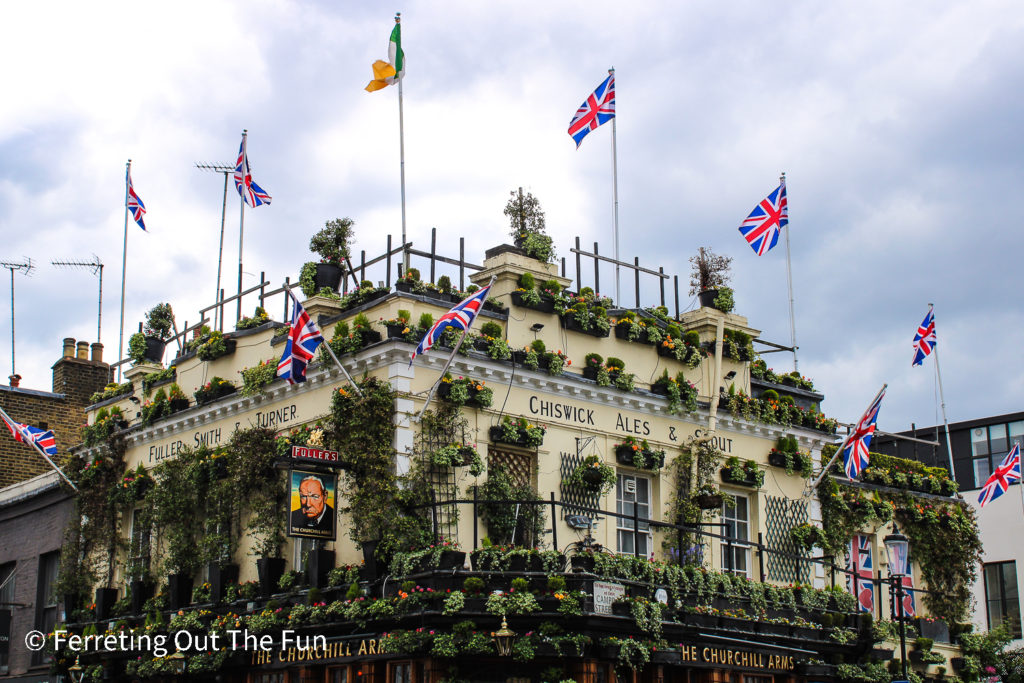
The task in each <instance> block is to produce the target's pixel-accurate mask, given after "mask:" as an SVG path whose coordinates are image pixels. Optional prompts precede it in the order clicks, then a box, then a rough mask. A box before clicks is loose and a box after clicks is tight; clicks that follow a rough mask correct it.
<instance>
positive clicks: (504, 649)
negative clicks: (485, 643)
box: [491, 615, 516, 657]
mask: <svg viewBox="0 0 1024 683" xmlns="http://www.w3.org/2000/svg"><path fill="white" fill-rule="evenodd" d="M515 639H516V632H515V631H513V630H512V629H510V628H509V627H508V622H506V621H505V616H504V615H502V617H501V628H500V629H498V630H497V631H491V640H493V641H494V645H495V646H496V647H497V648H498V655H499V656H501V657H508V656H509V655H510V654H512V641H514V640H515Z"/></svg>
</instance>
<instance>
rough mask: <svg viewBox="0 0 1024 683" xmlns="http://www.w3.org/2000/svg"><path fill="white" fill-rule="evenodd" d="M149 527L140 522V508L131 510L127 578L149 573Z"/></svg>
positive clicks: (133, 578)
mask: <svg viewBox="0 0 1024 683" xmlns="http://www.w3.org/2000/svg"><path fill="white" fill-rule="evenodd" d="M149 538H150V529H149V527H148V526H146V525H144V524H143V523H142V510H133V511H132V536H131V539H132V540H131V547H130V549H129V556H128V580H130V581H132V580H135V579H140V578H142V577H144V576H146V575H147V574H149Z"/></svg>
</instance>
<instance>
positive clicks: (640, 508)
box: [615, 474, 651, 557]
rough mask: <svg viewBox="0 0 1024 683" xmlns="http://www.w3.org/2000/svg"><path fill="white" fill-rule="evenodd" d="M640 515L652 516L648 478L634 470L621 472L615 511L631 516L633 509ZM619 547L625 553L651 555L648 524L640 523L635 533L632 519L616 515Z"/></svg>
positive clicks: (616, 491)
mask: <svg viewBox="0 0 1024 683" xmlns="http://www.w3.org/2000/svg"><path fill="white" fill-rule="evenodd" d="M634 509H635V510H636V515H637V517H638V518H639V519H650V518H651V480H650V479H647V478H645V477H638V476H636V475H633V474H620V475H619V480H618V483H617V484H616V486H615V511H616V512H618V513H619V514H622V515H629V516H630V517H632V515H633V510H634ZM615 525H616V528H617V530H618V551H619V552H620V553H623V554H625V555H636V556H637V557H650V554H651V525H650V524H649V523H648V522H640V523H639V529H638V530H639V532H640V533H638V534H634V533H633V520H632V519H629V518H624V517H617V518H616V521H615Z"/></svg>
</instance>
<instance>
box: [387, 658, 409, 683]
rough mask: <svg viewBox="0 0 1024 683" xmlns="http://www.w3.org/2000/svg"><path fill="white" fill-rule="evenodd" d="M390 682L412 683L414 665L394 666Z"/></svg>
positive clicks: (407, 663) (406, 663)
mask: <svg viewBox="0 0 1024 683" xmlns="http://www.w3.org/2000/svg"><path fill="white" fill-rule="evenodd" d="M389 680H390V682H391V683H412V664H411V663H409V662H402V663H400V664H392V665H391V676H390V678H389Z"/></svg>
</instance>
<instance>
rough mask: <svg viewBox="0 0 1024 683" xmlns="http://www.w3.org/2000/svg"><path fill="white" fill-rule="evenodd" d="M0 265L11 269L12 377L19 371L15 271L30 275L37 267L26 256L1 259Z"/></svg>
mask: <svg viewBox="0 0 1024 683" xmlns="http://www.w3.org/2000/svg"><path fill="white" fill-rule="evenodd" d="M0 266H2V267H4V268H6V269H7V270H9V271H11V377H16V376H17V375H18V373H17V371H16V370H15V367H14V273H15V272H21V273H22V274H23V275H29V274H30V273H31V272H32V270H33V269H34V268H35V264H33V263H32V259H30V258H29V257H27V256H26V257H25V260H24V261H23V262H18V261H0Z"/></svg>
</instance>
